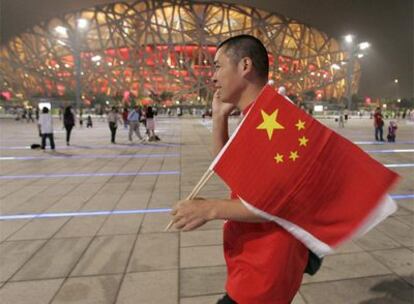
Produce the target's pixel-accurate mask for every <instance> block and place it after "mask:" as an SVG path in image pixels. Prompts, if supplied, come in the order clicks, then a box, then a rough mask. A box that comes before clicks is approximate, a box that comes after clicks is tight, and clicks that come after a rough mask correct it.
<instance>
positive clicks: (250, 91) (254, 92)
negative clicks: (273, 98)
mask: <svg viewBox="0 0 414 304" xmlns="http://www.w3.org/2000/svg"><path fill="white" fill-rule="evenodd" d="M264 86H265V84H257V85H249V86H247V87H246V89H245V90H244V91H243V92H242V94H241V96H240V101H239V103H238V105H237V107H238V108H239V109H240V111H242V112H243V111H244V109H246V108H247V107H248V106H249V105H250V104H251V103H252V102H254V101H255V100H256V98H257V96H259V94H260V92H261V91H262V90H263V87H264Z"/></svg>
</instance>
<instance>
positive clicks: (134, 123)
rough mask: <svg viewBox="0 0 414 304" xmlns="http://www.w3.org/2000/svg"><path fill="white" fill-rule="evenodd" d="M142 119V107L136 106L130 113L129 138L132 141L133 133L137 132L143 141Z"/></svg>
mask: <svg viewBox="0 0 414 304" xmlns="http://www.w3.org/2000/svg"><path fill="white" fill-rule="evenodd" d="M140 119H141V109H140V108H139V106H135V108H134V109H133V110H132V111H131V112H130V113H129V114H128V124H129V132H128V139H129V141H132V134H133V133H135V134H136V135H137V137H138V138H139V139H140V140H141V141H142V140H143V138H142V136H141V133H140V132H139V121H140Z"/></svg>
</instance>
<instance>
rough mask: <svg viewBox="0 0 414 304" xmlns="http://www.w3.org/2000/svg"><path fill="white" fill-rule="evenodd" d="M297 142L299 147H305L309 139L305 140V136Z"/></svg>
mask: <svg viewBox="0 0 414 304" xmlns="http://www.w3.org/2000/svg"><path fill="white" fill-rule="evenodd" d="M298 140H299V146H306V145H307V144H308V141H309V139H307V138H306V137H305V136H302V137H300V138H298Z"/></svg>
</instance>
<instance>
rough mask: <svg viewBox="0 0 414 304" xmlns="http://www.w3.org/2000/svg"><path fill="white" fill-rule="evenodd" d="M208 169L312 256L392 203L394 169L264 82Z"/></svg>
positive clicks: (379, 216)
mask: <svg viewBox="0 0 414 304" xmlns="http://www.w3.org/2000/svg"><path fill="white" fill-rule="evenodd" d="M210 169H212V170H214V171H215V172H216V173H217V174H218V175H219V176H220V177H221V178H222V179H223V180H224V181H225V182H226V183H227V185H228V186H229V187H230V188H231V190H232V191H233V192H234V193H236V194H237V195H238V197H239V198H240V199H241V200H242V202H243V203H244V204H245V206H246V207H248V208H249V209H250V210H252V211H253V212H255V213H256V214H259V215H261V216H263V217H266V218H268V219H269V220H273V221H275V222H277V223H278V224H279V225H281V226H282V227H284V228H285V229H287V230H288V231H289V232H291V233H292V234H293V235H294V236H295V237H297V238H298V239H300V240H301V241H302V242H304V243H305V245H307V246H308V248H309V249H311V250H312V251H314V252H315V253H316V254H318V255H319V256H323V255H325V254H327V253H329V252H331V251H332V248H334V247H336V246H338V245H339V244H341V243H342V242H344V241H345V240H347V239H349V238H351V237H352V236H355V235H356V234H359V233H362V232H363V231H364V229H365V228H367V229H369V228H371V227H370V226H372V225H375V224H377V223H378V222H379V221H380V220H382V219H384V218H385V217H386V216H388V215H389V214H391V213H392V212H394V211H395V210H396V207H395V203H394V202H393V201H392V200H391V199H390V198H389V199H387V197H388V196H387V195H386V194H387V192H388V190H389V189H390V187H391V186H392V185H393V184H394V183H395V182H396V180H397V178H398V175H397V174H395V173H394V172H393V171H390V170H389V169H387V168H385V167H384V166H383V165H382V164H381V163H379V162H377V161H376V160H374V159H372V158H371V157H370V156H369V155H368V154H366V153H365V152H364V151H362V150H361V149H360V148H358V147H357V146H356V145H354V144H353V143H351V142H350V141H348V140H347V139H345V138H343V137H341V136H340V135H338V134H336V133H335V132H334V131H332V130H331V129H329V128H327V127H325V126H324V125H322V124H321V123H319V122H318V121H317V120H315V119H313V118H312V117H311V116H309V115H308V114H306V113H305V112H304V111H302V110H300V109H299V108H297V107H296V106H295V105H293V104H291V103H290V102H289V101H288V100H286V99H285V98H284V97H282V96H281V95H279V94H277V93H276V92H275V91H274V89H272V88H271V87H270V86H266V87H264V89H263V90H262V92H261V94H260V96H259V97H258V98H257V99H256V101H255V102H254V103H253V105H252V107H251V108H250V110H249V112H248V113H247V115H246V116H245V117H244V119H243V121H242V122H241V124H240V125H239V127H238V129H237V130H236V131H235V132H234V134H233V135H232V137H231V138H230V140H229V141H228V143H227V144H226V146H225V147H224V148H223V149H222V151H221V152H220V154H219V155H218V156H217V158H216V159H215V160H214V162H213V163H212V165H211V167H210ZM367 229H365V231H366V230H367Z"/></svg>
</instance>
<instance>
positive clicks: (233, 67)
mask: <svg viewBox="0 0 414 304" xmlns="http://www.w3.org/2000/svg"><path fill="white" fill-rule="evenodd" d="M214 68H215V71H214V74H213V78H212V79H213V82H214V86H215V89H216V90H217V91H218V94H219V97H220V99H221V101H223V102H225V103H232V104H235V105H237V104H238V102H239V97H240V93H241V91H242V90H243V84H244V79H243V77H242V73H241V69H240V67H239V65H237V64H235V63H234V62H233V61H231V59H230V58H229V57H228V56H227V54H226V52H225V47H222V48H220V49H219V50H218V51H217V53H216V56H215V57H214Z"/></svg>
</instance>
